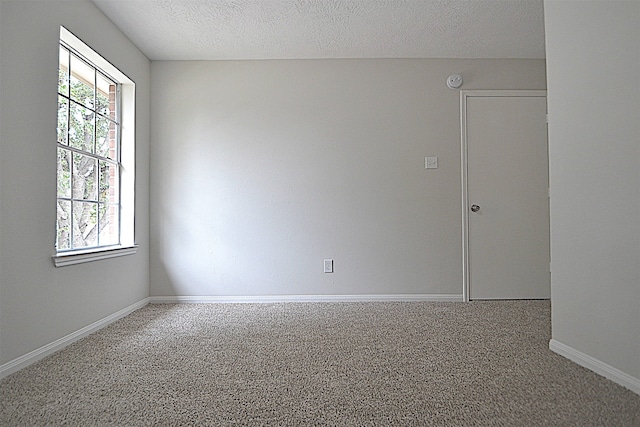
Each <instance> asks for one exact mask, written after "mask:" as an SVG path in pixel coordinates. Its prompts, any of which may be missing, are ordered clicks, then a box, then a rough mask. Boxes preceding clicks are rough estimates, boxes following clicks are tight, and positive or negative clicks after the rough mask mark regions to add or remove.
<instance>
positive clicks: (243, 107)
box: [151, 59, 546, 297]
mask: <svg viewBox="0 0 640 427" xmlns="http://www.w3.org/2000/svg"><path fill="white" fill-rule="evenodd" d="M451 73H460V74H462V75H463V76H464V79H465V84H464V86H463V88H464V89H545V88H546V80H545V62H544V61H543V60H426V59H425V60H301V61H290V60H288V61H245V62H234V61H223V62H153V63H152V85H151V87H152V105H153V108H152V118H151V122H152V129H151V134H152V139H153V145H152V147H151V159H152V162H151V171H152V179H151V182H152V187H151V201H152V206H151V212H152V213H151V236H152V248H151V251H152V252H151V295H152V296H175V295H178V296H273V295H383V294H395V295H398V294H420V295H425V294H426V295H453V296H458V297H459V296H460V295H461V292H462V259H461V257H462V255H461V252H462V249H461V239H462V237H461V200H460V199H461V188H460V186H461V184H460V100H459V91H458V90H450V89H448V88H447V87H446V85H445V80H446V77H447V76H448V75H449V74H451ZM425 156H438V157H439V168H438V169H437V170H425V169H424V157H425ZM324 258H333V259H334V260H335V273H334V274H324V273H323V271H322V267H323V262H322V261H323V259H324Z"/></svg>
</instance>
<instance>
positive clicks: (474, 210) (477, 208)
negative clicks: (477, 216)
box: [471, 205, 480, 212]
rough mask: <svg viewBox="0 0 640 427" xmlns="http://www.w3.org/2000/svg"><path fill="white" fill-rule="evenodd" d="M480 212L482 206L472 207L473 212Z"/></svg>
mask: <svg viewBox="0 0 640 427" xmlns="http://www.w3.org/2000/svg"><path fill="white" fill-rule="evenodd" d="M479 210H480V206H478V205H471V212H478V211H479Z"/></svg>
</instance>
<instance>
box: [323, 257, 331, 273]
mask: <svg viewBox="0 0 640 427" xmlns="http://www.w3.org/2000/svg"><path fill="white" fill-rule="evenodd" d="M324 272H325V273H333V260H332V259H325V260H324Z"/></svg>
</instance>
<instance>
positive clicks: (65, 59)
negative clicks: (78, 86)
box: [58, 46, 69, 96]
mask: <svg viewBox="0 0 640 427" xmlns="http://www.w3.org/2000/svg"><path fill="white" fill-rule="evenodd" d="M58 93H61V94H62V95H66V96H69V51H68V50H67V49H65V48H63V47H62V46H60V65H59V66H58Z"/></svg>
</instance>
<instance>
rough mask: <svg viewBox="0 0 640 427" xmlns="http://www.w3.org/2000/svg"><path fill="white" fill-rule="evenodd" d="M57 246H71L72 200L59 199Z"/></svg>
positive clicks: (62, 247)
mask: <svg viewBox="0 0 640 427" xmlns="http://www.w3.org/2000/svg"><path fill="white" fill-rule="evenodd" d="M56 229H57V236H56V248H57V249H58V250H62V249H70V248H71V202H70V201H67V200H58V212H57V222H56Z"/></svg>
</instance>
